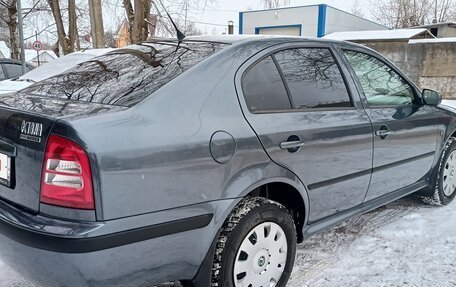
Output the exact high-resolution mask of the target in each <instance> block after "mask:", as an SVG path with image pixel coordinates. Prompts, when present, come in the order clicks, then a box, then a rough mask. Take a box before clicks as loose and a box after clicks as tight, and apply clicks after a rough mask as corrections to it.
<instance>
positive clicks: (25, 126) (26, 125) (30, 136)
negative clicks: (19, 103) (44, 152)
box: [20, 121, 43, 142]
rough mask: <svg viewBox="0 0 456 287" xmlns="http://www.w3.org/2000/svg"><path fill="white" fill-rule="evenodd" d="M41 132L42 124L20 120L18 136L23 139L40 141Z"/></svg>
mask: <svg viewBox="0 0 456 287" xmlns="http://www.w3.org/2000/svg"><path fill="white" fill-rule="evenodd" d="M42 134H43V124H41V123H35V122H27V121H22V124H21V135H20V138H21V139H23V140H28V141H34V142H41V135H42Z"/></svg>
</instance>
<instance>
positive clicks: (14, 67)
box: [0, 58, 34, 84]
mask: <svg viewBox="0 0 456 287" xmlns="http://www.w3.org/2000/svg"><path fill="white" fill-rule="evenodd" d="M33 69H34V67H33V66H32V65H30V64H26V65H25V72H26V73H27V72H30V71H31V70H33ZM21 75H23V74H22V62H21V61H19V60H13V59H6V58H1V59H0V81H3V80H6V79H13V78H17V77H19V76H21ZM1 83H2V82H0V84H1Z"/></svg>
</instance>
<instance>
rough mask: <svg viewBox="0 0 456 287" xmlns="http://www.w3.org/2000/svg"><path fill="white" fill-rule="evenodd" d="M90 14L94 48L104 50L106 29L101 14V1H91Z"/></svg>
mask: <svg viewBox="0 0 456 287" xmlns="http://www.w3.org/2000/svg"><path fill="white" fill-rule="evenodd" d="M89 14H90V28H91V32H92V45H93V48H96V49H99V48H103V47H104V29H103V15H102V12H101V0H89Z"/></svg>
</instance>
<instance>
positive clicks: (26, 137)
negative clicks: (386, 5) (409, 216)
mask: <svg viewBox="0 0 456 287" xmlns="http://www.w3.org/2000/svg"><path fill="white" fill-rule="evenodd" d="M440 101H441V97H440V96H439V94H438V93H437V92H435V91H432V90H423V91H421V90H419V89H418V88H417V87H416V85H415V84H413V83H412V82H411V81H410V80H409V79H408V78H407V76H405V75H404V74H403V73H402V72H401V71H399V70H398V69H397V68H396V67H395V66H394V65H392V64H391V63H390V62H388V61H387V60H386V59H385V58H383V57H382V56H381V55H379V54H378V53H376V52H374V51H372V50H370V49H367V48H365V47H362V46H359V45H354V44H348V43H344V42H336V41H328V40H317V39H304V38H299V37H262V36H258V37H255V36H247V37H216V38H215V37H214V38H211V37H199V38H198V37H196V38H188V39H186V40H184V41H182V42H178V41H175V40H156V41H155V42H151V43H143V44H138V45H133V46H129V47H127V48H125V49H120V50H116V51H112V52H110V53H108V54H105V55H102V56H99V57H96V58H93V59H92V60H90V61H87V62H84V63H82V64H79V65H78V66H76V67H74V68H72V69H70V70H67V71H66V72H64V73H63V74H60V75H57V76H54V77H51V78H48V79H46V80H44V81H41V82H38V83H35V84H33V85H31V86H30V87H28V88H26V89H24V90H22V91H20V92H18V93H16V94H8V95H1V96H0V110H1V112H0V123H1V124H0V258H1V259H2V261H5V262H6V263H8V264H9V265H10V266H12V267H13V268H16V269H17V270H19V271H20V272H21V274H23V275H24V276H26V277H28V278H30V279H32V280H34V281H36V282H37V283H38V284H40V285H41V286H46V287H54V286H78V287H86V286H122V287H124V286H132V287H133V286H134V287H136V286H150V285H151V284H152V285H153V284H158V283H161V282H166V281H169V280H180V281H181V282H182V283H183V284H184V285H185V286H197V287H205V286H223V287H231V286H236V287H241V286H242V287H266V286H271V287H272V286H279V287H283V286H286V283H287V281H288V278H289V276H290V273H291V270H292V267H293V263H294V258H295V250H296V244H297V243H298V242H301V241H303V240H304V239H305V238H307V237H309V236H311V235H312V234H315V233H316V232H319V231H321V230H323V229H325V228H328V227H330V226H333V225H335V224H337V223H339V222H341V221H343V220H346V219H347V218H349V217H352V216H355V215H359V214H361V213H364V212H367V211H369V210H372V209H374V208H376V207H379V206H381V205H384V204H386V203H388V202H391V201H393V200H395V199H398V198H400V197H403V196H405V195H408V194H411V193H416V192H419V193H420V194H421V195H424V196H427V197H429V198H430V199H432V200H433V201H434V202H435V203H438V204H442V205H444V204H447V203H449V202H450V201H451V200H453V198H454V197H455V194H456V193H455V189H456V142H455V141H454V139H455V135H456V120H455V111H454V110H449V109H450V108H448V109H444V108H443V107H439V106H438V104H439V103H440Z"/></svg>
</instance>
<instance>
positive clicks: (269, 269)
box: [212, 197, 296, 287]
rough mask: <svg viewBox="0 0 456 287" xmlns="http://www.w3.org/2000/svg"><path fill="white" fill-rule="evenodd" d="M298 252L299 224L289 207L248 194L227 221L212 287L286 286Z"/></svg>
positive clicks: (216, 253) (213, 273)
mask: <svg viewBox="0 0 456 287" xmlns="http://www.w3.org/2000/svg"><path fill="white" fill-rule="evenodd" d="M295 254H296V227H295V225H294V222H293V219H292V217H291V215H290V214H289V213H288V211H287V210H286V208H285V207H283V206H282V205H280V204H279V203H277V202H274V201H271V200H268V199H266V198H262V197H247V198H245V199H243V200H241V202H240V203H239V204H238V205H237V206H236V207H235V209H234V210H233V212H232V213H231V214H230V216H229V217H228V219H227V220H226V221H225V223H224V225H223V227H222V231H221V233H220V237H219V239H218V242H217V246H216V251H215V255H214V262H213V268H212V286H218V287H233V286H234V287H241V286H242V287H274V286H275V287H284V286H286V283H287V281H288V279H289V277H290V274H291V270H292V268H293V263H294V259H295Z"/></svg>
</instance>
